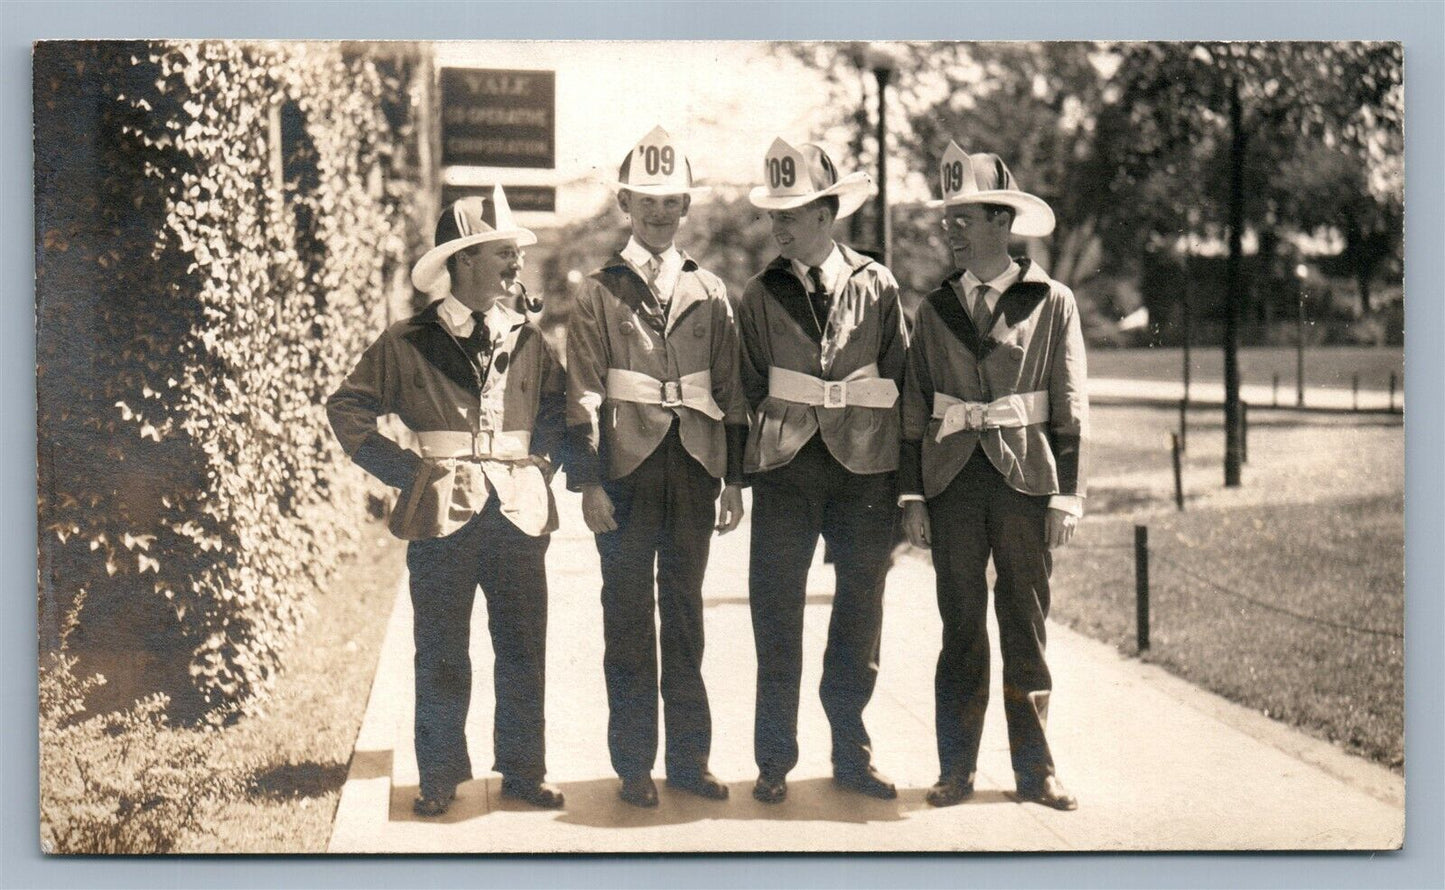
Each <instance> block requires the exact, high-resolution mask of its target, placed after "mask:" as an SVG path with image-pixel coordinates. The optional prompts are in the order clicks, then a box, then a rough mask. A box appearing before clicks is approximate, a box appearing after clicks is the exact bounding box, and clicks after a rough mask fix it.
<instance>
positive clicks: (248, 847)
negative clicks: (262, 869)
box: [175, 520, 405, 853]
mask: <svg viewBox="0 0 1445 890" xmlns="http://www.w3.org/2000/svg"><path fill="white" fill-rule="evenodd" d="M404 547H405V545H404V544H403V543H402V542H401V541H398V540H396V539H395V538H393V537H392V536H391V535H390V534H389V533H388V532H387V530H386V528H385V526H384V525H382V524H381V523H380V522H375V521H371V520H366V524H365V527H364V528H363V529H362V541H361V553H360V555H359V556H358V557H357V558H356V559H355V560H354V561H353V562H351V563H349V564H347V565H345V566H343V567H342V569H341V572H340V577H339V578H338V580H337V582H336V583H335V584H334V585H333V586H332V587H331V588H330V589H329V590H326V591H324V592H322V593H321V594H319V595H318V596H317V598H316V601H315V607H316V608H315V612H314V613H313V614H312V615H311V616H310V618H309V619H308V620H307V623H306V627H305V629H304V630H303V631H302V634H301V636H300V638H299V639H297V640H296V641H295V643H294V645H293V647H292V649H291V652H290V655H289V657H288V658H287V660H286V667H285V673H283V674H282V675H281V677H280V679H279V681H278V683H277V688H276V691H275V694H274V695H273V697H272V698H271V699H270V700H269V701H268V702H267V703H266V705H265V709H264V711H263V712H262V713H261V714H258V715H255V716H251V717H247V718H243V719H242V720H241V721H239V722H238V723H237V724H236V725H234V726H230V727H227V728H226V729H225V730H223V731H222V732H221V733H220V735H219V740H218V741H217V742H216V743H215V744H214V746H213V750H212V752H211V757H212V760H213V762H215V763H217V764H223V765H226V764H243V765H244V769H245V772H246V781H245V788H246V793H245V796H244V797H243V798H242V799H240V800H234V801H230V802H228V803H226V804H223V805H221V807H220V808H219V809H218V810H216V811H214V812H212V813H209V814H208V815H207V816H206V817H205V818H204V819H203V820H202V824H203V825H204V828H203V829H201V830H198V831H196V832H193V833H192V834H190V835H188V836H186V837H185V838H183V839H182V840H181V841H180V842H179V843H178V845H177V849H176V851H175V852H178V853H324V852H325V851H326V843H327V841H328V840H329V839H330V837H331V822H332V818H333V817H334V816H335V813H336V804H337V801H338V800H339V799H340V794H341V785H342V783H343V782H345V780H346V770H347V764H348V763H349V762H350V759H351V750H352V745H353V744H354V743H355V741H356V733H357V730H358V728H359V727H360V726H361V718H362V715H363V713H364V712H365V710H366V700H367V696H368V694H369V693H370V691H371V679H372V674H373V672H374V671H375V669H376V659H377V655H378V653H379V651H380V647H381V638H382V633H383V631H384V630H385V628H386V621H387V618H388V616H389V615H390V614H391V608H392V603H393V598H394V595H395V593H396V586H397V583H398V581H399V580H400V578H401V572H402V568H403V566H404V556H403V554H404Z"/></svg>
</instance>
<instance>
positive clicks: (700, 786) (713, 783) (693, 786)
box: [667, 770, 728, 800]
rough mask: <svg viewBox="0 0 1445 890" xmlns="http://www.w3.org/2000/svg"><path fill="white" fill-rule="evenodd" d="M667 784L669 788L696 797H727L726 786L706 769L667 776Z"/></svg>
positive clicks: (721, 798)
mask: <svg viewBox="0 0 1445 890" xmlns="http://www.w3.org/2000/svg"><path fill="white" fill-rule="evenodd" d="M667 784H668V787H670V788H677V789H678V790H680V791H686V792H688V793H689V794H696V795H697V796H698V797H706V798H707V799H708V800H727V799H728V786H726V785H724V784H723V783H722V780H721V779H719V778H718V777H717V776H715V775H713V774H712V773H710V772H708V771H707V770H703V771H702V772H700V773H697V774H695V775H689V776H678V777H673V776H668V777H667Z"/></svg>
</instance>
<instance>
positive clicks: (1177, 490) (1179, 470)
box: [1172, 435, 1184, 510]
mask: <svg viewBox="0 0 1445 890" xmlns="http://www.w3.org/2000/svg"><path fill="white" fill-rule="evenodd" d="M1172 438H1173V440H1174V506H1176V507H1178V508H1179V509H1180V510H1183V509H1184V467H1183V463H1182V462H1181V461H1180V459H1179V453H1180V452H1181V451H1183V450H1184V444H1183V443H1182V442H1181V441H1180V439H1179V436H1178V435H1174V436H1172Z"/></svg>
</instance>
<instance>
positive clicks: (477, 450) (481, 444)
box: [472, 430, 492, 459]
mask: <svg viewBox="0 0 1445 890" xmlns="http://www.w3.org/2000/svg"><path fill="white" fill-rule="evenodd" d="M491 453H492V434H491V433H489V432H487V431H486V430H480V431H478V432H475V433H472V457H473V459H477V458H483V457H486V456H487V455H489V454H491Z"/></svg>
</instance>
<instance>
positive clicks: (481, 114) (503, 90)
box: [441, 68, 557, 170]
mask: <svg viewBox="0 0 1445 890" xmlns="http://www.w3.org/2000/svg"><path fill="white" fill-rule="evenodd" d="M441 82H442V97H441V99H442V165H443V166H463V167H534V168H540V169H547V170H550V169H552V168H554V167H556V166H557V126H556V124H557V76H556V72H553V71H507V70H499V69H491V68H443V69H441Z"/></svg>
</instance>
